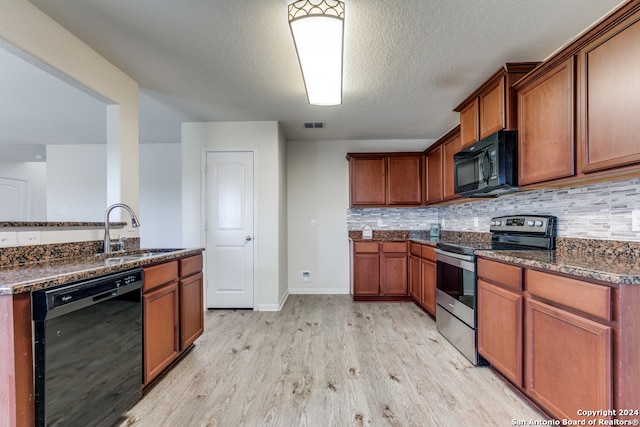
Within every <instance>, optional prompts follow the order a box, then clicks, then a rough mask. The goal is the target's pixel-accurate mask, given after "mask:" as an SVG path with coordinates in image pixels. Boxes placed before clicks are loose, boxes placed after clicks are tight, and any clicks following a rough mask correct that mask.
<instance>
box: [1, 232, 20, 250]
mask: <svg viewBox="0 0 640 427" xmlns="http://www.w3.org/2000/svg"><path fill="white" fill-rule="evenodd" d="M12 246H18V233H17V232H16V231H3V232H2V233H0V248H10V247H12Z"/></svg>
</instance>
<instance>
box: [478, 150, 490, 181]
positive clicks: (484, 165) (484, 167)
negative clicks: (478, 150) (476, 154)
mask: <svg viewBox="0 0 640 427" xmlns="http://www.w3.org/2000/svg"><path fill="white" fill-rule="evenodd" d="M480 175H481V176H480V179H481V180H482V181H484V182H485V183H487V184H488V183H489V179H490V178H491V161H490V159H489V151H487V150H485V152H484V156H482V160H481V161H480Z"/></svg>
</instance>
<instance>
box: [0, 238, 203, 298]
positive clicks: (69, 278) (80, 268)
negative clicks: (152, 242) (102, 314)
mask: <svg viewBox="0 0 640 427" xmlns="http://www.w3.org/2000/svg"><path fill="white" fill-rule="evenodd" d="M202 251H204V248H193V249H142V250H134V251H127V252H124V253H111V254H109V255H108V256H107V254H99V255H95V256H85V257H77V258H63V259H58V260H53V261H48V262H34V263H30V264H24V265H20V266H11V267H4V268H0V295H8V294H19V293H23V292H31V291H35V290H38V289H43V288H47V287H51V286H57V285H62V284H65V283H69V282H74V281H77V280H83V279H89V278H92V277H97V276H101V275H103V274H108V273H116V272H119V271H125V270H129V269H132V268H138V267H144V266H147V265H151V264H156V263H159V262H165V261H171V260H173V259H178V258H183V257H187V256H191V255H197V254H200V253H202ZM136 254H138V255H140V254H147V255H144V256H141V257H137V258H136V257H132V258H125V257H126V256H131V255H136Z"/></svg>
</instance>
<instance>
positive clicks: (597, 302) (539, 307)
mask: <svg viewBox="0 0 640 427" xmlns="http://www.w3.org/2000/svg"><path fill="white" fill-rule="evenodd" d="M627 288H630V289H629V290H630V291H633V294H634V296H633V297H631V298H632V299H633V300H634V301H637V300H636V299H635V298H637V296H638V295H639V293H638V291H636V290H635V289H634V287H633V286H627V287H625V290H626V289H627ZM614 290H616V289H615V288H611V287H609V286H605V285H601V284H597V283H591V282H587V281H584V280H582V279H579V278H573V277H568V276H563V275H557V274H553V273H549V272H545V271H538V270H532V269H529V268H522V267H520V266H516V265H512V264H505V263H502V262H496V261H492V260H487V259H483V258H479V259H478V307H477V315H478V351H479V353H480V354H481V355H482V356H483V357H484V358H485V359H487V360H488V361H489V362H490V363H491V365H492V366H493V367H494V368H495V369H496V370H497V371H499V372H500V373H501V374H502V375H503V376H504V377H505V378H507V379H508V380H509V381H511V382H512V383H513V384H514V385H516V386H518V387H519V388H520V391H521V392H523V393H524V394H525V395H527V396H528V397H529V398H531V399H532V400H533V401H535V402H536V403H537V404H539V405H540V406H541V407H542V408H543V409H544V410H545V411H546V412H548V413H549V414H550V415H551V416H553V417H554V418H558V419H570V420H577V419H582V418H583V417H581V416H580V415H579V414H578V410H585V408H598V409H607V410H612V409H615V408H614V407H615V406H619V405H620V404H621V403H622V402H624V403H625V404H630V403H631V402H633V403H631V404H632V405H633V404H636V405H637V404H638V400H639V399H640V397H639V396H637V395H635V396H630V397H631V400H626V399H627V397H624V396H625V395H627V393H628V391H627V390H632V389H633V387H634V386H632V385H630V384H629V383H628V382H625V381H624V379H623V378H624V377H626V375H628V373H629V372H631V371H634V372H635V367H633V364H635V363H636V362H637V358H636V357H633V358H631V359H629V360H628V361H627V360H626V359H625V356H624V354H625V352H624V351H620V350H618V351H616V350H615V349H616V348H621V347H620V346H625V345H626V344H625V341H628V342H629V343H637V340H638V338H637V336H636V335H637V334H636V333H635V332H632V331H631V330H630V329H629V330H627V329H626V328H624V327H623V326H622V325H624V324H625V323H628V322H629V321H630V322H631V323H633V322H635V321H637V320H631V319H629V320H627V319H624V318H622V317H618V318H616V316H615V310H613V312H612V307H614V306H615V305H616V304H619V301H620V300H619V299H618V300H617V301H618V302H616V297H617V298H619V294H618V293H617V292H614ZM616 291H617V290H616ZM618 313H620V314H623V311H622V310H620V309H618ZM634 319H637V316H635V317H634ZM616 336H620V339H619V341H620V342H618V343H617V344H616V342H615V341H614V337H616ZM615 345H617V346H618V347H614V346H615ZM616 353H617V354H616ZM614 383H617V384H620V386H619V391H618V392H617V397H616V395H614ZM629 387H631V388H629ZM600 418H603V417H600ZM605 418H606V417H605Z"/></svg>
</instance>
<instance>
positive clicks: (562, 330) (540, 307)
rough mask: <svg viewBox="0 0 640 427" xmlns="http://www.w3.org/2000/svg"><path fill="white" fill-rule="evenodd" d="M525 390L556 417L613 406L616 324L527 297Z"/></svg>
mask: <svg viewBox="0 0 640 427" xmlns="http://www.w3.org/2000/svg"><path fill="white" fill-rule="evenodd" d="M525 307H526V308H525V309H526V332H525V340H526V347H525V348H526V361H525V369H526V381H525V382H526V384H525V385H526V388H527V391H528V392H529V394H530V395H531V396H532V397H533V398H534V399H535V400H537V401H538V402H540V403H541V404H542V405H544V406H545V407H546V408H548V409H549V410H550V411H551V413H552V414H553V415H554V416H556V417H557V418H567V419H576V418H580V417H579V416H578V415H577V413H578V412H577V411H578V410H579V409H584V408H601V409H613V408H612V399H613V390H612V376H611V375H612V359H611V355H612V328H611V327H609V326H605V325H601V324H599V323H596V322H593V321H591V320H588V319H585V318H583V317H580V316H576V315H575V314H572V313H569V312H567V311H564V310H561V309H558V308H555V307H552V306H550V305H547V304H544V303H541V302H538V301H534V300H531V299H529V298H527V300H526V302H525Z"/></svg>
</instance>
